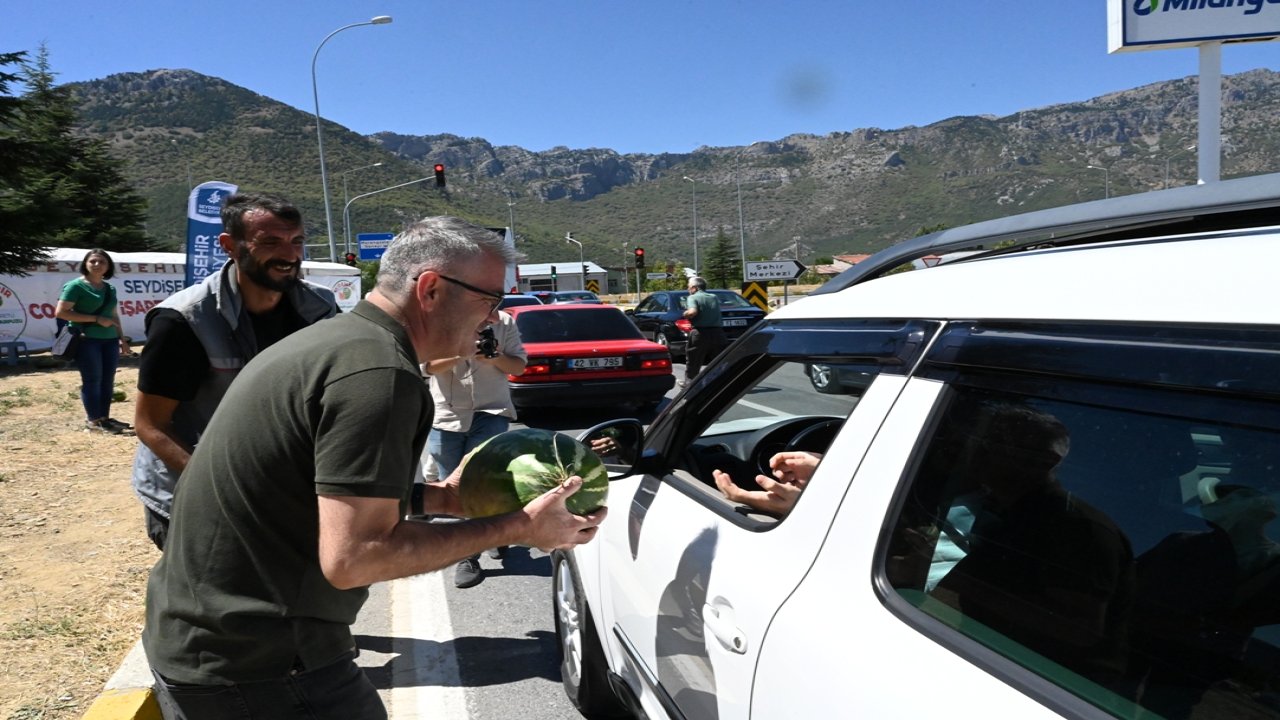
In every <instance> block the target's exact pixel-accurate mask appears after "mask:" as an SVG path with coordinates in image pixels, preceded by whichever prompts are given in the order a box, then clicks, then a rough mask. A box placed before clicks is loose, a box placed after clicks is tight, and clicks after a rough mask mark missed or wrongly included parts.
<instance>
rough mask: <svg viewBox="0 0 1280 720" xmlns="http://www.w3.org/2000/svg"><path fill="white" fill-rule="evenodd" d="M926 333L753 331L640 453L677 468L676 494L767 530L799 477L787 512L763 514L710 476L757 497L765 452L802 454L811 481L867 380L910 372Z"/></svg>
mask: <svg viewBox="0 0 1280 720" xmlns="http://www.w3.org/2000/svg"><path fill="white" fill-rule="evenodd" d="M935 329H936V325H935V324H933V323H924V322H906V323H903V322H877V321H867V322H840V323H827V322H821V323H817V324H814V325H812V326H810V325H807V324H803V323H797V324H790V325H788V324H776V325H770V326H766V327H761V328H760V329H759V331H758V332H756V333H755V334H754V335H753V337H752V342H751V343H748V344H741V343H740V344H739V345H737V346H735V348H734V349H731V350H730V351H727V352H726V353H725V354H724V355H722V356H721V357H720V358H719V359H717V361H716V363H715V364H714V366H713V367H709V368H708V370H707V371H705V372H704V374H703V375H702V376H700V378H699V380H698V382H697V385H695V386H694V387H693V388H692V391H693V392H692V393H690V392H689V391H686V393H685V394H684V395H682V396H680V397H679V398H677V400H676V402H675V404H674V405H673V407H672V408H671V409H669V410H668V413H667V416H666V417H664V418H663V419H664V420H669V422H661V423H658V424H656V425H655V427H654V428H652V432H650V434H649V435H648V436H647V437H646V446H647V447H651V448H654V449H658V450H659V451H660V452H661V453H663V455H664V456H665V457H664V460H665V461H666V462H668V463H669V464H670V466H671V467H673V468H674V469H675V470H676V471H678V472H676V473H674V474H671V475H668V476H667V479H668V481H669V482H671V483H672V484H674V485H675V486H676V487H678V488H680V490H681V491H682V492H686V493H687V494H689V495H691V496H694V497H696V498H699V502H700V503H701V504H703V505H705V506H706V507H707V508H708V509H709V510H710V511H712V512H716V513H718V514H721V515H725V516H729V517H736V518H738V519H739V520H740V522H741V523H742V524H743V525H744V526H745V527H748V528H750V529H754V530H767V529H769V528H771V527H774V526H776V525H777V524H778V522H780V521H785V520H784V519H785V517H786V515H787V514H788V512H789V508H790V507H798V506H799V505H800V504H801V503H803V502H804V497H803V486H804V482H803V478H801V479H800V480H801V482H799V483H797V486H796V489H797V490H798V491H799V492H792V493H787V494H789V495H791V498H792V499H794V501H795V502H794V503H792V504H791V505H790V506H788V507H782V508H779V507H776V506H775V507H763V506H762V505H761V504H759V503H752V502H747V501H745V500H731V499H729V498H728V497H726V494H725V493H724V492H722V490H721V489H720V488H719V487H717V485H716V479H715V474H714V472H713V471H715V470H720V471H722V472H724V473H727V474H728V475H729V477H730V478H732V481H733V483H734V484H736V485H737V486H738V487H739V488H741V489H742V490H743V491H745V492H749V493H760V492H763V491H764V488H763V487H762V486H761V485H760V483H759V481H758V480H757V477H756V476H757V475H765V476H766V477H770V476H771V475H773V470H774V469H773V467H771V460H772V459H773V458H774V456H775V455H777V454H778V453H781V452H802V453H808V454H810V455H809V457H810V458H811V459H812V461H813V462H811V463H810V469H811V470H813V469H814V467H815V466H816V470H817V471H818V472H819V474H820V471H821V467H820V466H821V457H820V456H821V455H823V454H825V453H826V450H827V448H828V447H829V445H830V443H831V442H832V440H833V439H834V438H835V437H836V435H837V434H839V432H840V430H841V428H842V427H843V426H844V424H845V422H846V421H847V419H848V418H849V417H850V415H851V413H853V412H856V408H857V406H858V403H859V401H860V400H861V398H862V397H863V395H864V394H865V393H866V392H867V390H868V389H869V388H870V387H871V385H872V383H873V382H874V381H875V379H876V378H877V377H879V376H880V375H882V374H884V373H894V374H901V373H903V372H904V371H905V369H906V368H909V367H911V365H912V364H913V363H914V362H915V358H917V357H918V356H919V354H920V353H921V352H922V349H923V347H925V345H926V341H927V338H928V337H930V336H931V335H932V333H933V332H934V331H935ZM848 473H849V474H851V473H852V468H849V469H848ZM809 475H810V476H812V472H811V473H809ZM846 478H847V475H846ZM776 494H777V493H775V495H776ZM753 499H754V500H757V501H759V500H762V499H763V500H768V499H769V498H761V497H760V496H759V495H756V496H753Z"/></svg>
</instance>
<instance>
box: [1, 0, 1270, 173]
mask: <svg viewBox="0 0 1280 720" xmlns="http://www.w3.org/2000/svg"><path fill="white" fill-rule="evenodd" d="M232 7H236V8H238V9H237V10H236V11H234V12H233V11H230V10H229V8H232ZM1265 7H1266V11H1267V12H1272V11H1274V12H1280V7H1278V6H1274V5H1270V4H1269V5H1266V6H1265ZM375 15H391V16H392V17H393V18H394V22H393V23H392V24H390V25H379V26H368V27H357V28H352V29H350V30H346V31H344V32H341V33H339V34H338V35H336V36H334V37H333V38H332V39H331V40H330V41H329V42H328V43H327V44H326V45H325V46H324V49H323V50H322V51H321V52H320V55H319V59H318V62H317V71H316V72H317V78H318V83H319V95H320V109H321V113H322V114H323V115H324V117H325V118H327V119H330V120H333V121H336V122H339V123H341V124H343V125H346V126H347V127H349V128H351V129H353V130H355V131H356V132H360V133H365V134H368V133H373V132H377V131H379V130H391V131H394V132H400V133H406V134H413V135H425V134H434V133H454V134H457V135H461V136H465V137H482V138H485V139H486V140H488V141H490V142H492V143H493V144H495V145H519V146H521V147H524V148H527V149H530V150H546V149H548V148H551V147H554V146H557V145H564V146H568V147H571V148H589V147H602V148H612V149H614V150H618V151H620V152H647V153H657V152H688V151H690V150H693V149H695V148H697V147H700V146H704V145H708V146H734V145H746V144H749V143H752V142H755V141H759V140H776V139H779V138H782V137H784V136H786V135H789V134H792V133H798V132H807V133H815V134H826V133H829V132H833V131H848V130H853V129H856V128H863V127H879V128H886V129H894V128H899V127H903V126H906V125H927V124H929V123H932V122H935V121H938V120H941V119H944V118H947V117H952V116H955V115H978V114H993V115H1007V114H1010V113H1013V112H1017V111H1018V110H1022V109H1028V108H1033V107H1039V106H1043V105H1050V104H1054V103H1061V102H1069V101H1075V100H1084V99H1088V98H1090V97H1094V96H1097V95H1101V94H1105V93H1108V92H1114V91H1117V90H1124V89H1127V88H1131V87H1136V86H1139V85H1144V84H1147V83H1152V82H1157V81H1160V80H1168V79H1173V78H1180V77H1185V76H1188V75H1195V74H1196V73H1197V71H1198V59H1197V57H1198V56H1197V53H1196V51H1195V50H1192V49H1183V50H1160V51H1151V52H1139V53H1126V54H1116V55H1109V54H1108V53H1107V51H1106V47H1107V42H1106V4H1105V2H1103V0H1092V1H1090V2H1082V1H1081V0H1071V1H1070V2H1054V3H1045V2H1038V3H1033V2H1015V1H1014V0H968V1H967V2H940V1H938V0H926V1H917V2H906V1H904V0H896V1H892V0H884V1H881V2H872V1H871V0H701V1H694V0H643V1H640V0H536V1H535V0H463V1H462V2H448V3H445V2H436V1H434V0H376V1H375V0H309V1H308V2H301V1H296V0H295V1H293V2H282V1H272V0H262V1H260V2H251V3H225V2H218V3H209V2H175V1H174V0H139V1H130V2H124V3H108V2H102V1H101V0H92V1H90V0H5V2H4V3H3V6H0V51H13V50H33V49H34V48H36V47H37V46H38V45H39V43H41V42H44V43H46V44H47V46H48V48H49V51H50V58H51V61H52V65H53V69H54V70H55V71H56V72H58V73H59V80H60V81H63V82H70V81H75V80H89V79H95V78H101V77H105V76H107V75H111V74H114V73H119V72H135V71H142V70H150V69H156V68H187V69H191V70H195V71H197V72H201V73H204V74H207V75H213V76H217V77H220V78H223V79H225V80H228V81H230V82H232V83H235V84H237V85H241V86H243V87H246V88H248V89H250V90H253V91H255V92H258V93H261V94H263V95H266V96H268V97H271V98H274V99H276V100H279V101H282V102H285V103H288V104H289V105H292V106H294V107H296V108H299V109H301V110H305V111H307V112H311V111H312V110H313V109H314V105H313V101H312V87H311V60H312V56H313V54H314V53H315V50H316V47H317V45H319V44H320V41H321V40H323V39H324V37H325V36H326V35H328V34H329V33H330V32H332V31H333V30H336V29H337V28H339V27H342V26H344V25H347V24H349V23H354V22H361V21H364V20H368V19H369V18H371V17H373V16H375ZM1259 67H1264V68H1269V69H1271V70H1280V43H1277V42H1272V43H1254V44H1252V45H1247V46H1241V45H1236V46H1230V45H1229V46H1227V47H1226V48H1224V50H1223V72H1224V73H1228V74H1231V73H1237V72H1241V71H1244V70H1249V69H1253V68H1259Z"/></svg>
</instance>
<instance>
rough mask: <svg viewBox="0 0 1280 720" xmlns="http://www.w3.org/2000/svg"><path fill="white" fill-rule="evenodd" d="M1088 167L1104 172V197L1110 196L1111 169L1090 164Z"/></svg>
mask: <svg viewBox="0 0 1280 720" xmlns="http://www.w3.org/2000/svg"><path fill="white" fill-rule="evenodd" d="M1088 167H1089V169H1090V170H1101V171H1102V172H1103V173H1104V175H1103V177H1104V178H1105V180H1104V182H1105V183H1106V196H1105V197H1111V171H1110V170H1108V169H1107V168H1104V167H1102V166H1100V165H1090V166H1088Z"/></svg>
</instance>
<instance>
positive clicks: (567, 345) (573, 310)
mask: <svg viewBox="0 0 1280 720" xmlns="http://www.w3.org/2000/svg"><path fill="white" fill-rule="evenodd" d="M507 312H509V313H511V315H512V316H513V317H514V318H515V320H516V328H517V329H519V330H520V340H521V342H523V343H524V347H525V351H526V352H527V353H528V354H529V363H528V365H527V366H526V367H525V370H524V373H523V374H521V375H508V376H507V381H508V383H509V384H510V387H511V399H512V402H514V403H515V406H516V408H517V409H523V408H535V407H567V406H573V407H608V406H612V405H634V406H639V407H654V406H656V405H657V404H658V403H659V402H661V400H662V398H663V396H664V395H666V393H667V391H668V390H670V389H671V388H672V387H673V386H674V385H675V376H674V375H672V373H671V354H670V353H668V352H667V349H666V348H664V347H663V346H661V345H659V344H657V343H653V342H650V341H648V340H646V339H644V337H643V336H642V335H641V334H640V331H639V330H638V329H636V326H635V324H634V323H632V322H631V320H630V319H629V318H627V316H626V315H624V314H622V311H621V310H619V309H618V308H616V307H613V306H610V305H525V306H520V307H513V308H508V309H507Z"/></svg>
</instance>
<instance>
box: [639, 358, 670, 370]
mask: <svg viewBox="0 0 1280 720" xmlns="http://www.w3.org/2000/svg"><path fill="white" fill-rule="evenodd" d="M640 369H641V370H670V369H671V356H669V355H666V356H663V357H646V358H641V360H640Z"/></svg>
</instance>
